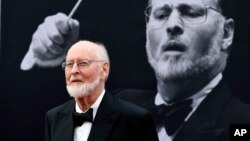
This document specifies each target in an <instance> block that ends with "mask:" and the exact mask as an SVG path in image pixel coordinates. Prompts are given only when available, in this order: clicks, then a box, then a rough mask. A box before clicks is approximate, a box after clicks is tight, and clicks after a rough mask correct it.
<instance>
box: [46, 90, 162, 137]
mask: <svg viewBox="0 0 250 141" xmlns="http://www.w3.org/2000/svg"><path fill="white" fill-rule="evenodd" d="M74 111H75V101H74V100H71V101H69V102H67V103H65V104H63V105H60V106H58V107H56V108H53V109H52V110H50V111H48V112H47V114H46V121H45V123H46V124H45V141H73V134H74V129H73V119H72V113H73V112H74ZM139 140H142V141H157V140H158V137H157V133H156V131H155V130H154V126H153V121H152V119H151V117H150V115H149V113H148V112H147V111H145V110H144V109H142V108H139V107H138V106H135V105H133V104H130V103H128V102H125V101H123V100H120V99H117V98H114V97H113V96H112V95H110V94H108V93H107V92H106V93H105V94H104V97H103V100H102V102H101V104H100V106H99V109H98V111H97V114H96V117H95V119H94V122H93V125H92V128H91V131H90V134H89V137H88V141H139Z"/></svg>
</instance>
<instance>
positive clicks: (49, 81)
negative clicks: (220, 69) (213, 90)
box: [0, 0, 250, 141]
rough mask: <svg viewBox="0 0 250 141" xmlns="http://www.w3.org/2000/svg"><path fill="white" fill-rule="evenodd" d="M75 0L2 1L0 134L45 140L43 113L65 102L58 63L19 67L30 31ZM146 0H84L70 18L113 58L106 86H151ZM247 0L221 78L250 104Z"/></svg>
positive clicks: (7, 139) (238, 6) (236, 6)
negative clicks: (145, 11) (146, 34)
mask: <svg viewBox="0 0 250 141" xmlns="http://www.w3.org/2000/svg"><path fill="white" fill-rule="evenodd" d="M75 2H76V1H75V0H41V1H35V0H19V1H18V0H3V1H2V5H1V6H2V7H1V8H2V9H1V10H2V16H1V21H2V22H1V27H2V33H1V37H2V40H1V41H2V42H1V48H0V49H1V56H0V57H1V58H0V61H1V62H0V65H1V66H0V71H1V73H0V80H1V85H0V94H1V96H2V98H1V99H0V103H1V107H0V110H1V111H0V112H1V116H0V122H1V126H0V138H1V140H3V141H13V140H26V141H27V140H28V141H29V140H30V141H43V134H44V133H43V130H44V115H45V112H46V111H47V110H48V109H50V108H52V107H55V106H57V105H59V104H62V103H64V102H65V101H67V100H69V99H70V97H69V96H68V94H67V92H66V88H65V79H64V72H63V71H62V69H61V67H55V68H49V69H48V68H38V67H35V68H34V69H32V70H30V71H21V70H20V63H21V61H22V58H23V57H24V55H25V53H26V52H27V50H28V48H29V44H30V42H31V38H32V34H33V33H34V31H35V30H36V29H37V27H38V25H39V24H41V23H42V22H43V21H44V18H45V17H46V16H49V15H53V14H56V13H58V12H63V13H65V14H68V13H69V12H70V11H71V9H72V8H73V6H74V4H75ZM146 5H147V0H105V1H100V0H83V2H82V4H81V5H80V7H79V9H78V10H77V12H76V13H75V15H74V16H73V18H75V19H77V20H79V22H80V38H79V39H82V40H84V39H86V40H92V41H98V42H102V43H103V44H105V45H106V46H107V49H108V52H109V55H110V59H111V73H110V77H109V79H108V81H107V85H106V89H107V90H108V91H113V90H115V89H119V88H122V89H123V88H135V89H155V85H156V83H155V78H154V73H153V71H152V69H151V67H150V65H149V64H148V62H147V56H146V51H145V18H144V9H145V7H146ZM249 6H250V2H249V1H248V0H241V1H237V2H233V3H232V4H231V5H229V7H231V14H232V16H233V17H234V18H235V21H236V25H235V30H236V34H235V38H234V44H233V49H232V51H231V56H230V59H229V62H228V66H227V69H226V71H225V73H224V77H225V78H226V79H227V80H228V82H229V84H230V86H231V87H232V89H233V91H234V92H235V94H236V96H238V97H240V98H241V99H242V100H244V101H245V102H248V103H250V95H249V94H248V93H249V92H248V87H249V80H250V73H249V72H250V58H249V51H250V46H249V45H250V43H249V41H250V36H249V33H250V29H249V25H250V16H248V14H249V13H250V9H249Z"/></svg>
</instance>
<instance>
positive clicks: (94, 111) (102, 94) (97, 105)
mask: <svg viewBox="0 0 250 141" xmlns="http://www.w3.org/2000/svg"><path fill="white" fill-rule="evenodd" d="M104 94H105V89H104V90H103V91H102V93H101V95H100V96H99V97H98V98H97V99H96V101H95V102H94V104H92V105H91V107H90V108H92V109H93V119H95V116H96V113H97V110H98V108H99V106H100V104H101V101H102V99H103V96H104ZM75 109H76V112H78V113H84V112H83V111H82V110H81V109H80V107H79V106H78V105H77V103H76V106H75Z"/></svg>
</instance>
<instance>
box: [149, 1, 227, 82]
mask: <svg viewBox="0 0 250 141" xmlns="http://www.w3.org/2000/svg"><path fill="white" fill-rule="evenodd" d="M206 3H207V5H208V6H211V7H213V8H217V9H218V5H217V4H216V1H215V0H207V1H206ZM151 8H152V9H151V13H150V14H149V21H148V24H147V44H146V49H147V54H148V59H149V62H150V64H151V66H152V67H153V69H154V70H155V72H156V75H157V76H158V77H160V78H164V79H165V80H171V79H178V78H189V77H190V76H194V75H196V74H199V73H201V72H204V71H207V70H209V69H211V68H214V69H216V65H215V64H220V63H219V62H221V63H222V65H224V64H225V58H223V59H222V57H221V52H220V46H221V41H222V38H223V35H222V34H223V22H224V20H225V19H224V18H223V16H222V15H221V14H220V13H219V12H216V11H214V10H211V9H208V10H206V7H205V5H204V3H203V0H152V5H151Z"/></svg>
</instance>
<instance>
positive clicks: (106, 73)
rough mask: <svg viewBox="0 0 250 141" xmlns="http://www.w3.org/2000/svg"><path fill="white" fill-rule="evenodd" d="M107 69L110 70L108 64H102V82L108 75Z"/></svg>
mask: <svg viewBox="0 0 250 141" xmlns="http://www.w3.org/2000/svg"><path fill="white" fill-rule="evenodd" d="M109 69H110V66H109V63H108V62H105V63H104V64H103V73H102V79H103V80H106V79H107V77H108V75H109Z"/></svg>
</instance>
